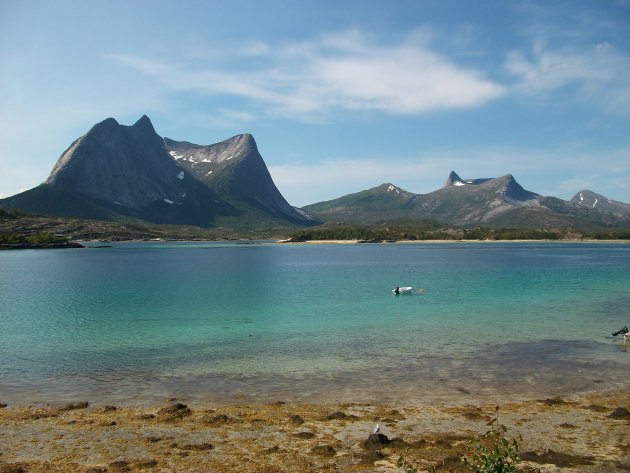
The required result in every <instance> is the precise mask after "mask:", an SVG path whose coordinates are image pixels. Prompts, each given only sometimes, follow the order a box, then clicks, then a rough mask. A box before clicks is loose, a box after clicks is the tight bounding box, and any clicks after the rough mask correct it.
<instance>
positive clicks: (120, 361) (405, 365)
mask: <svg viewBox="0 0 630 473" xmlns="http://www.w3.org/2000/svg"><path fill="white" fill-rule="evenodd" d="M397 285H400V286H413V287H414V291H413V294H412V295H401V296H395V295H393V294H392V293H391V289H392V288H393V287H395V286H397ZM420 288H422V289H423V291H424V294H422V295H420V294H419V293H418V290H419V289H420ZM628 307H630V246H629V245H626V244H568V243H539V244H530V243H505V244H503V243H492V244H471V243H466V244H459V243H450V244H395V245H394V244H388V245H373V244H366V245H278V244H271V243H253V244H252V243H248V244H237V243H230V244H224V243H168V244H166V243H122V244H115V245H114V247H113V248H102V249H82V250H81V249H80V250H48V251H35V250H26V251H11V252H8V251H5V252H0V327H2V329H1V330H0V347H1V356H2V363H0V400H3V401H5V402H7V401H8V402H18V401H19V402H21V403H24V402H33V403H37V402H48V401H50V402H57V401H67V400H77V399H86V400H90V401H92V402H95V403H105V402H116V403H120V404H136V403H141V402H145V403H146V402H160V401H163V400H164V399H165V398H167V397H178V398H182V399H188V400H191V401H212V402H219V401H223V402H233V401H235V400H244V401H257V400H258V401H273V400H311V401H313V400H352V401H360V400H420V399H427V400H431V399H447V398H453V399H455V398H457V399H460V398H466V399H468V398H473V397H488V396H490V397H492V396H498V397H501V398H506V397H532V396H543V395H564V394H570V393H574V392H589V391H593V390H608V389H626V388H628V387H630V381H628V378H627V376H626V375H625V374H623V373H624V371H625V373H627V370H628V368H629V367H630V353H629V352H628V351H627V347H626V346H624V345H623V343H622V340H620V339H615V338H613V337H611V336H610V334H611V332H612V331H613V330H616V329H618V328H619V327H620V326H622V325H630V314H629V310H628ZM250 333H251V334H252V336H249V334H250Z"/></svg>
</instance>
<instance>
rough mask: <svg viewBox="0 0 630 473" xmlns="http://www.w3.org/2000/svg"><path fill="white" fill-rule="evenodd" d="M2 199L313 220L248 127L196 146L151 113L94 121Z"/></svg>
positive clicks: (165, 213) (38, 205) (128, 212)
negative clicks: (295, 202)
mask: <svg viewBox="0 0 630 473" xmlns="http://www.w3.org/2000/svg"><path fill="white" fill-rule="evenodd" d="M168 146H170V147H168ZM178 153H183V154H182V155H180V154H178ZM184 154H185V155H186V159H185V160H184V159H183V157H180V156H183V155H184ZM193 156H194V157H193ZM212 174H214V175H212ZM214 187H216V190H215V189H214ZM0 207H5V208H20V209H22V210H25V211H28V212H35V213H43V214H51V215H60V216H66V217H81V218H92V219H103V220H125V219H136V220H142V221H147V222H153V223H169V224H189V225H197V226H209V225H213V224H215V223H216V222H217V220H220V221H221V223H222V224H226V225H230V224H239V225H242V224H243V222H247V225H250V226H256V225H257V224H259V223H260V224H264V225H267V224H270V223H273V224H276V225H278V224H288V223H290V224H294V223H297V224H300V223H308V222H309V221H310V220H309V217H308V215H307V214H306V213H303V212H302V211H298V210H296V209H294V208H293V207H291V206H290V205H289V204H288V203H287V202H286V201H285V200H284V198H283V197H282V195H281V194H280V192H278V190H277V189H276V187H275V185H274V184H273V181H272V179H271V176H270V175H269V172H268V171H267V167H266V166H265V163H264V161H263V159H262V157H261V156H260V154H259V153H258V150H257V148H256V144H255V142H254V139H253V137H252V136H251V135H239V136H238V137H234V138H231V139H230V140H227V141H225V142H223V143H219V144H217V145H210V146H198V145H193V144H191V143H186V142H176V141H173V140H168V139H164V138H162V137H160V136H159V135H158V134H157V133H156V132H155V130H154V128H153V125H152V124H151V121H150V120H149V118H148V117H146V116H142V118H140V119H139V120H138V121H137V122H136V123H135V124H134V125H133V126H123V125H120V124H118V122H117V121H116V120H114V119H113V118H108V119H106V120H104V121H103V122H101V123H98V124H96V125H94V126H93V127H92V128H91V129H90V130H89V131H88V132H87V133H86V134H85V135H84V136H82V137H80V138H78V139H77V140H76V141H74V143H72V145H70V147H69V148H68V149H67V150H66V151H65V152H64V153H63V154H62V155H61V157H60V158H59V160H58V161H57V163H56V164H55V166H54V168H53V170H52V172H51V174H50V176H49V177H48V179H47V180H46V182H45V183H44V184H42V185H40V186H38V187H36V188H34V189H31V190H29V191H26V192H23V193H21V194H17V195H15V196H13V197H9V198H7V199H3V200H0Z"/></svg>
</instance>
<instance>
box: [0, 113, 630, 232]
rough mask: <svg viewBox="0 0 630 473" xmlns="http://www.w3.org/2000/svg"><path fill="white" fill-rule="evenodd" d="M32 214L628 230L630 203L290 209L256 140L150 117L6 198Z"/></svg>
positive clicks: (458, 198) (582, 196) (517, 188)
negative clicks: (215, 135) (198, 131)
mask: <svg viewBox="0 0 630 473" xmlns="http://www.w3.org/2000/svg"><path fill="white" fill-rule="evenodd" d="M0 207H4V208H17V209H21V210H23V211H26V212H32V213H38V214H47V215H57V216H63V217H78V218H87V219H97V220H110V221H118V222H125V221H136V222H151V223H158V224H179V225H195V226H200V227H216V226H221V227H226V228H228V227H229V228H241V229H248V228H249V229H253V228H260V227H261V226H276V227H277V226H296V225H297V226H306V225H316V224H318V223H326V222H335V223H343V224H350V225H356V224H374V223H380V222H388V221H398V222H400V221H406V222H418V221H423V220H425V221H426V220H431V221H433V222H437V223H439V224H441V225H449V226H488V227H520V228H523V227H537V228H549V227H573V228H582V229H596V228H609V227H620V226H628V225H630V205H629V204H626V203H623V202H617V201H613V200H610V199H608V198H606V197H604V196H602V195H600V194H596V193H594V192H592V191H588V190H582V191H579V192H578V193H577V194H576V195H575V197H573V198H572V199H571V200H570V201H565V200H562V199H558V198H555V197H544V196H541V195H539V194H536V193H534V192H531V191H528V190H525V189H524V188H523V187H522V186H521V185H520V184H519V183H518V182H517V181H516V180H515V179H514V177H513V176H512V175H510V174H508V175H505V176H502V177H498V178H481V179H480V178H475V179H462V178H461V177H460V176H459V175H458V174H457V173H455V172H454V171H452V172H451V173H450V174H449V175H448V177H447V179H446V182H445V184H444V186H442V187H441V188H440V189H438V190H436V191H433V192H430V193H427V194H415V193H412V192H408V191H406V190H403V189H401V188H400V187H397V186H396V185H394V184H391V183H385V184H382V185H380V186H377V187H374V188H371V189H368V190H364V191H362V192H358V193H354V194H349V195H346V196H343V197H339V198H337V199H333V200H329V201H325V202H319V203H316V204H312V205H307V206H305V207H303V208H302V209H299V208H296V207H293V206H291V205H290V204H289V203H288V202H287V201H286V200H285V198H284V197H283V196H282V194H281V193H280V191H279V190H278V189H277V188H276V186H275V184H274V182H273V179H272V178H271V175H270V174H269V171H268V169H267V166H266V164H265V162H264V160H263V158H262V156H261V155H260V153H259V151H258V148H257V145H256V142H255V140H254V138H253V136H252V135H251V134H247V133H246V134H241V135H236V136H233V137H232V138H229V139H227V140H225V141H222V142H220V143H216V144H210V145H198V144H194V143H190V142H187V141H175V140H173V139H170V138H166V137H164V138H163V137H160V136H159V135H158V134H157V133H156V131H155V129H154V128H153V125H152V123H151V121H150V120H149V118H148V117H147V116H144V115H143V116H142V117H141V118H140V119H139V120H138V121H137V122H136V123H135V124H134V125H132V126H124V125H120V124H119V123H118V122H117V121H116V120H115V119H113V118H108V119H106V120H104V121H102V122H100V123H97V124H96V125H94V126H93V127H92V128H91V129H90V130H89V131H88V132H87V133H86V134H85V135H83V136H81V137H79V138H77V139H76V140H75V141H74V142H73V143H72V144H71V145H70V146H69V147H68V149H66V150H65V151H64V152H63V153H62V154H61V156H60V157H59V159H58V161H57V163H56V164H55V166H54V168H53V170H52V172H51V173H50V176H49V177H48V179H47V180H46V181H45V182H44V183H43V184H41V185H39V186H37V187H35V188H33V189H30V190H28V191H26V192H22V193H20V194H17V195H14V196H12V197H8V198H6V199H2V200H0Z"/></svg>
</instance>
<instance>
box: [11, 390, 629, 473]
mask: <svg viewBox="0 0 630 473" xmlns="http://www.w3.org/2000/svg"><path fill="white" fill-rule="evenodd" d="M617 407H625V408H630V393H628V392H627V391H622V392H612V393H603V394H595V395H588V396H586V395H582V396H576V397H564V398H548V399H534V400H529V401H519V402H514V403H506V404H502V405H501V407H500V411H499V420H500V422H501V424H503V425H505V426H506V427H507V428H508V436H509V437H514V438H518V437H519V436H520V437H521V438H522V440H520V441H519V445H520V451H521V455H522V457H523V458H525V459H527V461H525V462H523V463H522V465H521V466H523V467H526V468H532V469H533V468H540V469H541V471H544V472H554V471H563V472H565V471H566V472H569V471H587V472H588V471H591V472H604V471H606V472H627V471H630V416H625V417H610V414H611V413H612V412H613V411H614V410H615V408H617ZM494 415H495V404H486V403H470V404H467V403H459V404H448V403H444V404H438V403H428V402H426V403H424V404H423V403H421V402H420V403H415V404H414V403H404V404H401V403H396V402H387V403H382V404H381V403H311V404H309V403H284V402H281V401H278V402H274V403H270V404H256V403H249V404H222V405H208V404H205V405H204V404H202V403H186V401H185V400H175V399H171V400H168V401H165V402H164V403H163V404H161V405H157V406H145V407H122V408H121V407H115V406H102V405H101V406H96V405H95V406H89V405H87V403H85V404H84V403H71V404H67V405H57V406H46V407H26V406H22V407H20V406H13V405H9V406H6V407H4V408H0V472H2V473H9V472H13V473H17V472H85V473H88V472H89V473H98V472H123V471H146V472H261V473H265V472H267V473H271V472H278V473H279V472H311V471H312V472H315V471H329V472H400V471H402V469H400V468H398V467H397V466H396V462H397V460H398V458H399V457H400V456H401V455H403V456H404V457H405V458H406V459H407V460H408V461H410V462H411V463H412V464H414V465H415V466H416V467H418V471H427V470H428V469H429V468H431V467H436V468H437V471H465V470H464V467H463V465H462V464H461V461H460V459H461V457H462V456H463V455H466V454H469V452H470V442H471V441H473V440H474V439H476V438H477V437H478V436H480V435H483V433H485V432H486V431H487V430H488V426H487V424H488V422H489V421H490V420H491V419H492V418H493V416H494ZM377 423H378V424H380V426H381V433H382V434H384V435H385V436H387V437H388V440H389V443H388V444H385V445H380V446H379V447H377V448H372V449H370V448H366V446H365V441H366V440H367V438H368V436H369V435H370V433H371V432H372V430H373V429H374V427H375V425H376V424H377Z"/></svg>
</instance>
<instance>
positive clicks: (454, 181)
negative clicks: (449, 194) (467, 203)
mask: <svg viewBox="0 0 630 473" xmlns="http://www.w3.org/2000/svg"><path fill="white" fill-rule="evenodd" d="M461 185H464V181H463V180H462V178H461V177H459V175H458V174H457V173H456V172H455V171H451V172H450V174H449V175H448V178H447V179H446V182H445V183H444V187H451V186H461Z"/></svg>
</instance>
